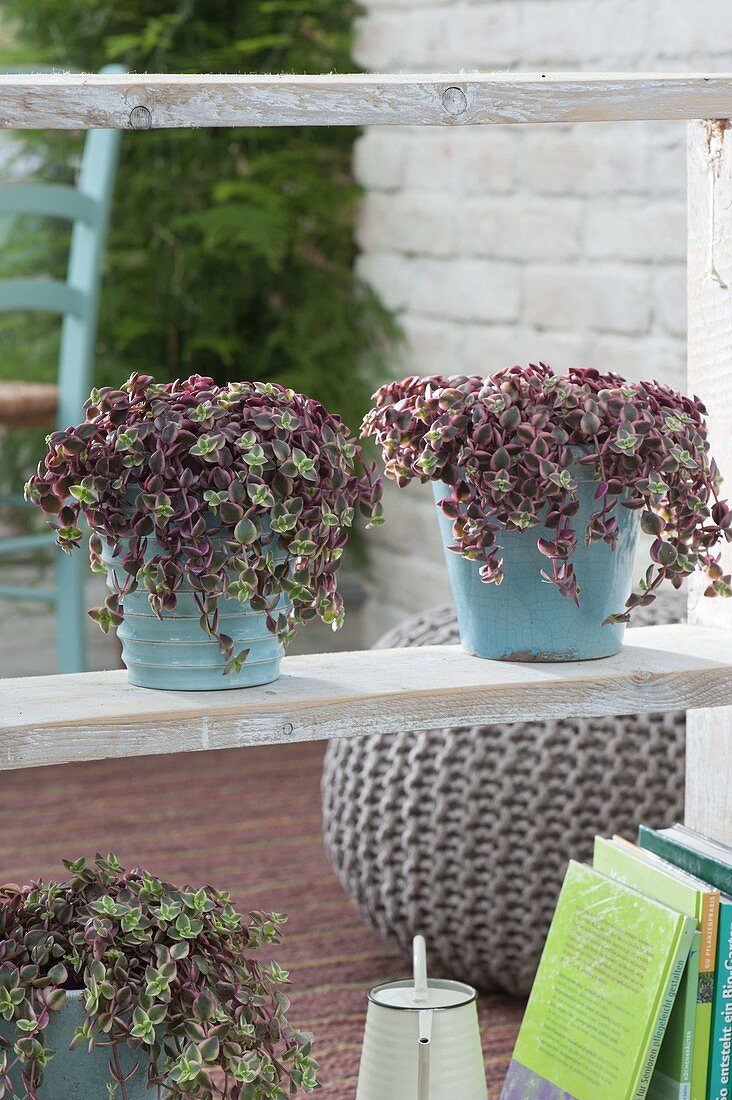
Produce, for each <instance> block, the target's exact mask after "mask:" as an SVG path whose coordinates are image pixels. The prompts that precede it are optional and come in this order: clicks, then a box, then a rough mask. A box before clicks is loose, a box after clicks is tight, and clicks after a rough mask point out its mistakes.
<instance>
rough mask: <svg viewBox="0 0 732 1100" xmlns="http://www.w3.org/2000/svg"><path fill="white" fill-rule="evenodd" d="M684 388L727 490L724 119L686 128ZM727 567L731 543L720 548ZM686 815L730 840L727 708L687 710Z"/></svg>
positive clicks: (731, 263) (717, 602) (730, 419)
mask: <svg viewBox="0 0 732 1100" xmlns="http://www.w3.org/2000/svg"><path fill="white" fill-rule="evenodd" d="M688 265H689V266H688V279H689V366H688V389H689V391H690V392H693V393H698V394H699V396H700V397H701V398H702V399H703V400H704V401H705V403H706V405H707V408H708V411H709V434H710V439H711V446H712V453H713V454H714V455H715V457H716V458H717V461H718V463H719V466H720V469H721V471H722V474H723V475H724V474H726V475H727V479H728V480H727V484H726V494H725V495H728V494H729V493H730V492H732V291H731V290H730V287H731V286H732V130H730V127H729V124H728V123H725V122H693V123H691V124H690V125H689V257H688ZM724 561H725V568H726V569H727V570H730V569H732V547H730V546H727V547H726V548H725V552H724ZM703 588H704V582H703V578H702V577H698V578H695V580H694V582H693V583H692V585H691V588H690V595H689V618H690V621H691V622H693V623H697V624H703V625H705V626H715V627H717V628H726V629H732V600H721V599H714V600H709V599H703V598H702V592H703ZM686 820H687V822H688V823H689V824H690V825H692V826H693V827H694V828H696V829H701V830H702V831H703V832H705V833H709V834H711V835H713V836H718V837H720V838H722V839H724V840H727V841H732V708H730V707H724V708H723V709H721V710H714V711H712V710H692V711H690V712H689V714H688V715H687V778H686Z"/></svg>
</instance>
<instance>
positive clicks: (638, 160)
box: [523, 122, 650, 195]
mask: <svg viewBox="0 0 732 1100" xmlns="http://www.w3.org/2000/svg"><path fill="white" fill-rule="evenodd" d="M648 137H649V124H648V123H643V122H626V123H623V124H612V123H608V124H606V125H603V126H574V127H555V126H548V127H539V126H537V127H532V128H531V129H530V130H529V131H528V132H527V134H526V138H525V150H524V158H523V165H524V170H523V183H524V186H525V187H526V189H527V190H528V191H530V192H531V193H533V194H539V195H575V194H576V195H608V194H609V195H615V194H618V193H620V194H627V193H630V194H642V193H644V192H645V190H646V188H647V185H648V174H649V173H648V164H649V159H650V156H649V151H648Z"/></svg>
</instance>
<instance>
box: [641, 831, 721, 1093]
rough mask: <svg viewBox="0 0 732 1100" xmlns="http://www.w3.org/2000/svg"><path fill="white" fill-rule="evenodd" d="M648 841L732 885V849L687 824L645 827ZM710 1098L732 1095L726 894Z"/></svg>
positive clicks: (714, 1005)
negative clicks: (670, 849) (671, 848)
mask: <svg viewBox="0 0 732 1100" xmlns="http://www.w3.org/2000/svg"><path fill="white" fill-rule="evenodd" d="M642 831H643V833H644V834H645V835H646V837H647V843H649V844H654V845H656V846H659V845H676V846H677V849H678V852H679V853H680V858H683V859H684V860H685V861H686V862H687V863H689V864H691V865H693V866H698V867H700V868H704V873H705V876H706V877H707V878H708V879H709V881H710V882H712V883H713V884H714V885H715V886H719V887H721V888H722V889H723V890H725V891H727V890H730V889H731V888H732V848H731V847H730V846H729V845H728V844H725V843H724V842H723V841H721V840H715V839H714V838H712V837H708V836H705V835H704V834H703V833H699V832H697V831H696V830H695V829H690V828H689V827H688V826H687V825H680V824H676V825H672V826H671V827H670V828H669V829H661V830H659V831H658V833H654V832H653V830H648V829H645V828H644V829H643V830H642ZM707 1097H708V1100H729V1098H730V1097H732V901H730V898H729V897H727V896H723V897H722V899H721V902H720V910H719V937H718V948H717V965H716V968H715V976H714V989H713V994H712V1038H711V1044H710V1052H709V1082H708V1087H707Z"/></svg>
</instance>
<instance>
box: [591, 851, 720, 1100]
mask: <svg viewBox="0 0 732 1100" xmlns="http://www.w3.org/2000/svg"><path fill="white" fill-rule="evenodd" d="M593 865H594V867H595V868H596V869H597V870H598V871H602V872H603V874H606V875H609V876H610V877H611V878H616V879H618V880H619V881H620V882H624V883H625V884H626V885H628V886H632V887H634V888H635V889H636V890H640V891H641V892H642V893H644V894H647V895H648V896H649V897H652V898H655V899H656V901H662V902H663V903H664V904H665V905H669V906H671V907H672V908H673V909H678V910H679V912H681V913H685V914H686V915H687V916H689V917H693V918H694V920H695V921H696V925H697V933H696V936H695V943H694V945H693V946H692V950H691V953H690V955H689V961H688V964H687V967H686V970H685V971H684V974H683V977H682V979H681V984H680V986H679V991H678V994H677V996H676V1002H675V1004H674V1007H673V1009H672V1011H671V1016H670V1018H669V1022H668V1028H667V1030H666V1035H665V1036H664V1040H663V1045H662V1047H661V1051H660V1053H659V1055H658V1062H657V1063H656V1068H655V1071H654V1074H653V1078H652V1080H651V1084H650V1087H649V1089H648V1097H649V1100H690V1098H691V1097H692V1095H693V1089H694V1073H693V1069H694V1052H695V1051H696V1049H697V1047H701V1049H702V1051H703V1052H704V1053H705V1055H706V1058H699V1059H697V1061H698V1066H699V1068H698V1070H697V1077H698V1082H697V1088H703V1089H704V1090H705V1092H704V1095H703V1096H702V1100H706V1082H707V1064H706V1062H707V1060H708V1055H709V1046H710V1042H711V1031H712V1011H711V1003H710V1002H709V1000H708V999H707V1000H699V985H700V972H701V973H702V974H704V973H708V974H709V975H710V976H711V974H712V973H713V971H712V970H710V969H709V967H711V966H713V958H714V954H715V952H716V945H717V916H718V912H719V890H715V889H713V888H712V887H711V886H709V885H708V884H707V883H706V882H702V881H701V880H700V879H697V878H694V877H693V876H692V875H690V874H688V872H686V871H682V870H680V869H679V868H678V867H675V866H674V865H673V864H672V863H668V862H667V861H666V860H663V859H660V858H659V857H658V856H656V855H654V854H653V853H652V852H649V851H645V850H644V849H642V848H639V847H637V846H636V845H635V844H631V843H630V842H629V841H627V840H623V839H622V838H621V837H614V838H613V839H612V840H605V839H604V838H603V837H595V850H594V858H593ZM702 929H703V930H704V931H703V933H702ZM702 985H703V980H702Z"/></svg>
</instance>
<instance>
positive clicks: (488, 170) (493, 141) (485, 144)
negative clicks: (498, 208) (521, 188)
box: [454, 126, 521, 195]
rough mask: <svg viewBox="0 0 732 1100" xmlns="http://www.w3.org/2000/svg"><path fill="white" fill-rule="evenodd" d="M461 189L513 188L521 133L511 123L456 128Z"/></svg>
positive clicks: (501, 190) (498, 190) (475, 192)
mask: <svg viewBox="0 0 732 1100" xmlns="http://www.w3.org/2000/svg"><path fill="white" fill-rule="evenodd" d="M454 136H455V150H456V157H457V161H458V165H459V182H460V189H461V191H462V192H463V193H464V194H466V195H484V194H485V193H486V192H489V193H491V192H495V193H498V194H504V193H508V192H511V191H513V190H514V188H515V187H516V182H517V165H518V158H519V155H520V147H521V134H520V133H519V132H518V131H517V130H515V129H512V128H510V127H506V128H504V129H498V128H496V127H493V126H490V127H481V126H466V127H465V128H464V129H462V130H458V131H456V132H455V135H454Z"/></svg>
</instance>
